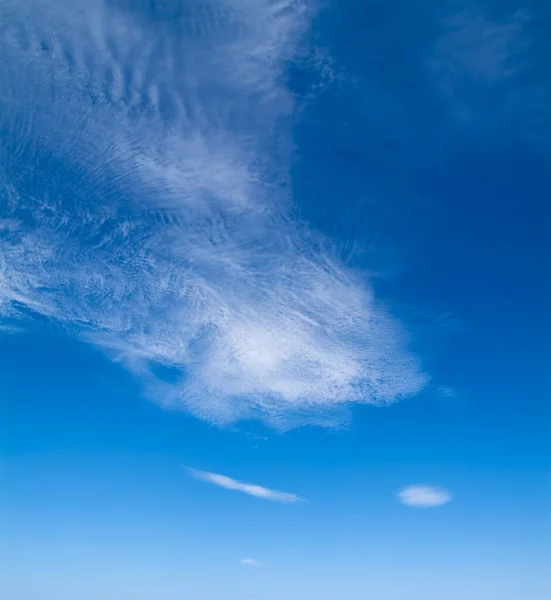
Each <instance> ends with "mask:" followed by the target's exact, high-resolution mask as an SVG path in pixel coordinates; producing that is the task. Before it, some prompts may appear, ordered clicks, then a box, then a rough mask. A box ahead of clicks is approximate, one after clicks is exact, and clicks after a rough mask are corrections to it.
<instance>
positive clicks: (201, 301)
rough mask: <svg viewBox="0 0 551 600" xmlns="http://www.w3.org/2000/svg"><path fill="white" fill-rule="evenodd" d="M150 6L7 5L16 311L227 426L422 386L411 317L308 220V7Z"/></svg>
mask: <svg viewBox="0 0 551 600" xmlns="http://www.w3.org/2000/svg"><path fill="white" fill-rule="evenodd" d="M145 6H146V5H145V4H143V3H139V2H136V3H128V2H116V1H113V2H109V3H106V4H103V3H100V2H93V1H92V2H76V1H70V2H66V3H63V2H53V1H48V0H34V1H33V2H29V3H24V4H22V5H21V4H20V3H14V4H11V5H7V7H6V8H5V10H4V11H3V12H4V14H3V19H2V21H3V23H2V27H3V33H4V35H3V36H2V41H1V44H2V45H1V48H0V50H1V52H2V56H3V61H2V81H3V94H2V98H1V99H2V110H1V111H0V119H1V125H2V128H3V129H2V130H3V131H4V132H6V136H5V138H6V140H7V142H6V143H5V145H4V148H5V152H3V158H4V160H3V161H2V166H0V193H1V195H2V198H5V199H6V202H3V203H2V206H1V208H0V218H1V222H2V227H1V229H0V235H1V244H0V317H1V318H2V320H3V322H5V323H6V325H9V326H12V325H17V326H20V325H21V324H25V323H26V324H27V325H28V326H29V327H35V328H36V327H39V326H40V323H43V322H44V320H45V319H46V320H47V321H48V322H50V323H55V324H57V325H58V326H59V327H61V328H62V329H63V330H64V331H67V332H68V333H70V334H71V335H73V336H75V337H78V338H79V339H83V340H86V341H88V342H90V343H93V344H95V345H96V346H98V347H99V348H101V349H103V350H104V351H105V352H107V353H108V354H109V356H111V357H113V359H114V360H117V361H118V362H120V363H121V364H123V365H124V366H126V367H127V368H128V369H130V370H132V371H133V372H134V373H136V374H137V375H138V376H139V377H140V378H141V380H142V381H143V383H144V388H145V391H146V393H147V394H148V395H149V396H150V397H151V398H152V399H153V400H155V401H156V402H158V403H159V404H161V405H162V406H166V407H170V408H171V409H175V408H177V409H183V410H187V411H189V412H192V413H193V414H195V415H197V416H198V417H200V418H203V419H206V420H208V421H210V422H213V423H217V424H220V425H224V424H228V423H231V422H234V421H236V420H238V419H244V418H258V419H261V420H263V421H264V422H266V423H268V424H269V425H272V426H274V427H277V428H280V429H285V428H289V427H294V426H298V425H302V424H305V423H312V424H318V425H326V426H334V425H338V424H339V423H342V421H343V420H345V419H346V418H347V413H346V410H345V406H346V405H348V404H350V403H375V404H381V403H389V402H393V401H396V400H398V399H400V398H403V397H407V396H411V395H413V394H416V393H417V392H418V391H419V390H420V389H422V388H423V387H424V385H425V383H426V380H427V378H426V376H425V375H424V373H423V372H422V370H421V368H420V366H419V363H418V360H417V359H416V357H415V356H413V355H411V353H409V352H408V350H407V337H406V336H405V333H404V330H403V328H402V326H401V325H400V323H398V322H397V321H396V320H395V319H393V318H392V317H391V316H390V315H389V314H388V313H387V311H386V310H385V309H384V307H383V306H382V305H381V303H380V302H379V301H378V300H377V299H376V298H375V295H374V290H373V288H372V286H371V284H370V282H369V280H368V279H367V277H365V276H364V275H362V274H359V273H356V272H353V271H351V270H350V269H348V268H347V266H346V265H345V264H343V262H342V261H341V260H340V258H339V253H338V251H337V250H332V249H331V248H332V245H331V243H330V242H328V241H327V240H324V239H323V238H322V237H321V236H320V235H318V234H317V233H316V232H315V231H314V230H312V229H311V228H309V227H307V226H306V224H304V223H301V222H298V221H296V220H294V219H292V218H291V214H292V212H291V211H292V207H293V205H294V199H293V198H292V197H291V195H290V192H289V190H290V189H291V185H290V183H291V180H290V172H291V166H292V144H293V140H292V138H291V125H292V120H293V118H294V116H293V115H294V112H295V107H294V99H293V95H292V93H291V91H290V90H289V89H288V87H287V86H286V84H285V73H284V65H285V64H286V63H288V62H289V61H292V59H293V56H294V54H295V53H296V52H297V51H298V50H297V49H298V48H299V47H300V44H301V40H302V39H303V38H304V36H305V35H306V33H307V31H308V27H309V21H310V19H311V15H310V13H309V11H308V10H307V9H306V7H305V5H302V4H301V3H300V2H292V1H291V0H289V1H285V0H283V1H280V2H274V1H272V0H261V1H260V2H259V1H257V0H254V1H253V0H218V1H215V0H208V1H206V2H201V3H194V2H189V3H185V5H180V4H178V3H176V2H170V3H162V4H160V5H159V9H158V11H159V12H158V14H156V15H155V18H154V19H150V18H148V15H147V14H146V13H145V12H144V11H145V9H144V8H143V7H145ZM167 373H169V374H170V376H167Z"/></svg>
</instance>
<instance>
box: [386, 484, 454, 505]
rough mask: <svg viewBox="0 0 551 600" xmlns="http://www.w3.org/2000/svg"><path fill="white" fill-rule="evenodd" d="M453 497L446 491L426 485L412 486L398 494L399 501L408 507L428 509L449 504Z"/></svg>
mask: <svg viewBox="0 0 551 600" xmlns="http://www.w3.org/2000/svg"><path fill="white" fill-rule="evenodd" d="M451 499H452V495H451V494H450V493H449V492H447V491H446V490H441V489H438V488H434V487H429V486H424V485H410V486H407V487H405V488H404V489H402V490H400V491H399V492H398V500H400V502H402V504H407V506H416V507H419V508H427V507H431V506H440V505H442V504H446V503H448V502H449V501H450V500H451Z"/></svg>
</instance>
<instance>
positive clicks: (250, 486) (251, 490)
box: [186, 467, 304, 564]
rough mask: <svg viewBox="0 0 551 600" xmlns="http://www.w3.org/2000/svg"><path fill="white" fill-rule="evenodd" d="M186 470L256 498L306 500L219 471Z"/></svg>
mask: <svg viewBox="0 0 551 600" xmlns="http://www.w3.org/2000/svg"><path fill="white" fill-rule="evenodd" d="M186 471H187V473H188V474H189V475H190V476H191V477H193V478H195V479H198V480H199V481H206V482H207V483H212V484H213V485H217V486H219V487H223V488H225V489H227V490H233V491H236V492H242V493H243V494H248V495H249V496H254V497H255V498H262V499H263V500H271V501H272V502H283V503H285V504H294V503H295V502H304V499H303V498H300V497H299V496H297V495H296V494H289V493H287V492H279V491H277V490H271V489H270V488H266V487H263V486H261V485H256V484H254V483H243V482H241V481H237V480H236V479H232V478H231V477H228V476H226V475H220V474H219V473H209V472H208V471H198V470H197V469H192V468H190V467H186ZM250 560H251V559H244V560H242V561H241V562H247V561H249V562H248V564H252V563H251V562H250Z"/></svg>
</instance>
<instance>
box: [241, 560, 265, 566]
mask: <svg viewBox="0 0 551 600" xmlns="http://www.w3.org/2000/svg"><path fill="white" fill-rule="evenodd" d="M241 564H243V565H249V566H250V567H258V566H259V565H260V563H259V562H258V561H257V560H255V559H254V558H242V559H241Z"/></svg>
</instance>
